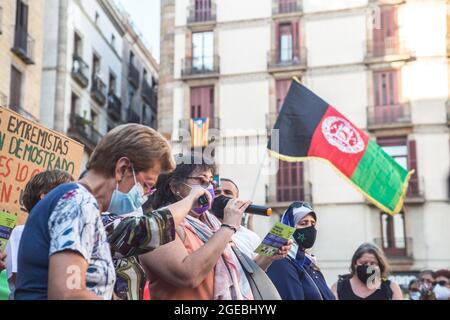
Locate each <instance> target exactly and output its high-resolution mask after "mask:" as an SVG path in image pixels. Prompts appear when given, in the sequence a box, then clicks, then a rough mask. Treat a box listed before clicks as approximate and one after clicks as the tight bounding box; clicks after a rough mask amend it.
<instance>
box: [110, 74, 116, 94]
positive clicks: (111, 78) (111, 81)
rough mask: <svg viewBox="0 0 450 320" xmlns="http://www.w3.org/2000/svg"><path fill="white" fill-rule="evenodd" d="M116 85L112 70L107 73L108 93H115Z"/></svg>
mask: <svg viewBox="0 0 450 320" xmlns="http://www.w3.org/2000/svg"><path fill="white" fill-rule="evenodd" d="M116 86H117V79H116V75H115V74H114V73H112V72H110V73H109V93H110V94H113V95H115V94H116V89H117V88H116Z"/></svg>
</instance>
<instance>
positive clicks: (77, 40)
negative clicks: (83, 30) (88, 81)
mask: <svg viewBox="0 0 450 320" xmlns="http://www.w3.org/2000/svg"><path fill="white" fill-rule="evenodd" d="M82 44H83V43H82V40H81V36H80V35H79V34H78V33H77V32H75V34H74V40H73V54H74V55H75V56H77V57H81V56H82V50H83V48H82Z"/></svg>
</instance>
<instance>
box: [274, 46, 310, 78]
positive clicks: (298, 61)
mask: <svg viewBox="0 0 450 320" xmlns="http://www.w3.org/2000/svg"><path fill="white" fill-rule="evenodd" d="M306 58H307V51H306V48H304V47H302V48H300V49H295V50H290V51H288V50H284V51H283V50H279V49H276V50H271V51H269V52H268V54H267V69H268V70H269V72H271V73H275V72H282V71H295V70H304V69H306V66H307V61H306Z"/></svg>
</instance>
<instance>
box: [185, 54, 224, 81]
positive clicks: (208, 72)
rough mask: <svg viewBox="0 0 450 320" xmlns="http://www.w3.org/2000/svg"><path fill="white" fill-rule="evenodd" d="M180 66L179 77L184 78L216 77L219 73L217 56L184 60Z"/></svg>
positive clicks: (218, 58)
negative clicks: (181, 67)
mask: <svg viewBox="0 0 450 320" xmlns="http://www.w3.org/2000/svg"><path fill="white" fill-rule="evenodd" d="M182 65H183V69H182V70H181V76H182V77H184V78H188V77H208V76H218V75H219V73H220V57H219V56H212V57H198V58H186V59H184V60H183V62H182Z"/></svg>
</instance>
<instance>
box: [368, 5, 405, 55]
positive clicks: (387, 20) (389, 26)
mask: <svg viewBox="0 0 450 320" xmlns="http://www.w3.org/2000/svg"><path fill="white" fill-rule="evenodd" d="M380 15H381V16H380V28H374V29H373V46H374V54H375V56H383V55H385V54H392V53H396V49H397V48H398V44H399V42H398V13H397V8H396V7H385V8H383V9H382V10H381V13H380Z"/></svg>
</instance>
